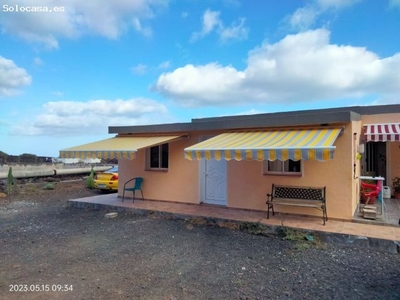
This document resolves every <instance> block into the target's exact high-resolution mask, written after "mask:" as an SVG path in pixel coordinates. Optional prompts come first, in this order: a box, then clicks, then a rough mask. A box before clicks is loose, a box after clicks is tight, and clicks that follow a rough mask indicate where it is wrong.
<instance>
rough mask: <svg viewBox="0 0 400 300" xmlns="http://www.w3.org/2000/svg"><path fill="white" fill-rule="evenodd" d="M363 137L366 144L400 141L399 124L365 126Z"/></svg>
mask: <svg viewBox="0 0 400 300" xmlns="http://www.w3.org/2000/svg"><path fill="white" fill-rule="evenodd" d="M364 136H365V140H366V141H367V142H387V141H390V142H394V141H400V123H386V124H366V125H364Z"/></svg>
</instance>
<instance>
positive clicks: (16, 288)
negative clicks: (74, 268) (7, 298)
mask: <svg viewBox="0 0 400 300" xmlns="http://www.w3.org/2000/svg"><path fill="white" fill-rule="evenodd" d="M73 290H74V288H73V286H72V284H10V285H9V292H72V291H73Z"/></svg>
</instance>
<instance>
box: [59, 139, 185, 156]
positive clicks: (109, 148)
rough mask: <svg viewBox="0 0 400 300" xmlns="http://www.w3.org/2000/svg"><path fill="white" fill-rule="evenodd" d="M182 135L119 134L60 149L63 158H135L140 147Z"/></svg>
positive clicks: (162, 142) (169, 140)
mask: <svg viewBox="0 0 400 300" xmlns="http://www.w3.org/2000/svg"><path fill="white" fill-rule="evenodd" d="M180 137H181V136H134V137H131V136H129V137H126V136H117V137H113V138H109V139H106V140H101V141H97V142H93V143H89V144H84V145H80V146H76V147H71V148H67V149H62V150H60V157H62V158H80V159H87V158H125V159H134V158H135V155H136V152H137V150H138V149H142V148H146V147H150V146H155V145H160V144H164V143H166V142H171V141H173V140H175V139H178V138H180Z"/></svg>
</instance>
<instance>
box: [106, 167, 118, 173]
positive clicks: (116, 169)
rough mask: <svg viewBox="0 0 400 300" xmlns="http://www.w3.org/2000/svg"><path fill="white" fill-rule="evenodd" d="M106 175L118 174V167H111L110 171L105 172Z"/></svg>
mask: <svg viewBox="0 0 400 300" xmlns="http://www.w3.org/2000/svg"><path fill="white" fill-rule="evenodd" d="M105 172H106V173H118V166H115V167H112V168H111V169H109V170H107V171H105Z"/></svg>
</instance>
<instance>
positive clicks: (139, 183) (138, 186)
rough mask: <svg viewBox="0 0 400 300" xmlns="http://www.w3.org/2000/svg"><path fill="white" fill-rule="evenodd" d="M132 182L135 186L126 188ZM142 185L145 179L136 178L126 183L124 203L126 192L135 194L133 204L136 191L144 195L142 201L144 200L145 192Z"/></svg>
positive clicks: (123, 195) (123, 194)
mask: <svg viewBox="0 0 400 300" xmlns="http://www.w3.org/2000/svg"><path fill="white" fill-rule="evenodd" d="M131 181H135V185H134V186H133V187H126V185H127V184H128V183H129V182H131ZM142 183H143V178H142V177H135V178H132V179H129V180H128V181H127V182H125V184H124V191H123V193H122V202H124V198H125V191H131V192H133V201H132V203H133V202H135V199H136V191H140V193H141V194H142V200H144V197H143V191H142Z"/></svg>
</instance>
